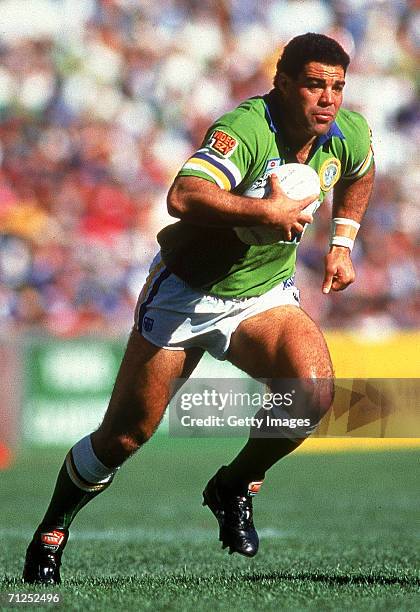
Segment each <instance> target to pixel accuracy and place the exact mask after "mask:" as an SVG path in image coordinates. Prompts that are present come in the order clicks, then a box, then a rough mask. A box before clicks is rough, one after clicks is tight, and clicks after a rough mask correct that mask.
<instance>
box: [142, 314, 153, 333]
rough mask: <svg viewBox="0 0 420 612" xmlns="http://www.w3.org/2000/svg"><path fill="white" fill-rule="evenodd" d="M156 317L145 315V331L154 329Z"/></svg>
mask: <svg viewBox="0 0 420 612" xmlns="http://www.w3.org/2000/svg"><path fill="white" fill-rule="evenodd" d="M154 322H155V321H154V319H151V318H150V317H144V319H143V329H144V331H147V332H150V331H152V329H153V323H154Z"/></svg>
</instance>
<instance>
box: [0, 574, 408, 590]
mask: <svg viewBox="0 0 420 612" xmlns="http://www.w3.org/2000/svg"><path fill="white" fill-rule="evenodd" d="M226 580H228V581H229V582H230V583H231V584H233V583H235V582H236V583H238V584H242V585H243V584H244V583H247V582H248V583H264V582H267V583H272V584H275V583H281V582H295V583H296V582H302V583H305V582H307V583H310V582H317V583H322V584H325V585H327V586H335V587H337V586H353V585H354V586H372V585H379V586H393V585H398V586H401V587H408V588H418V587H420V578H417V577H414V576H413V577H398V576H382V575H380V574H366V575H364V574H348V575H347V576H346V575H333V574H326V573H322V574H321V573H314V572H312V573H311V572H299V573H296V574H292V573H287V572H270V573H264V572H253V573H249V574H247V573H242V572H241V573H233V574H228V573H223V574H219V575H218V574H213V575H207V576H200V575H196V574H185V573H182V574H180V573H171V572H170V573H167V574H159V575H158V574H157V573H156V574H155V573H144V574H141V575H138V574H136V575H127V576H121V575H119V576H103V577H97V576H84V577H83V578H79V577H73V578H68V579H64V581H63V583H62V584H61V585H59V587H58V588H60V589H61V588H63V587H64V589H65V588H66V587H69V588H74V587H79V588H80V587H89V588H92V587H97V588H104V587H105V588H113V589H114V588H121V587H128V586H129V585H139V586H140V585H143V587H146V586H149V587H153V586H155V585H156V584H158V585H159V588H163V587H165V586H167V587H168V586H170V585H172V586H175V585H176V586H184V587H193V586H194V587H197V586H203V585H205V584H207V583H211V584H212V585H213V586H214V585H215V584H217V583H219V582H220V584H226ZM13 587H14V588H16V587H20V588H23V590H24V589H25V588H28V587H31V588H34V587H35V589H43V588H52V589H54V588H55V589H57V586H55V587H54V586H51V587H50V586H48V587H43V586H42V585H24V584H22V582H21V580H20V578H16V577H8V576H4V577H3V579H0V592H1V590H2V589H5V588H6V589H7V588H9V589H10V588H13Z"/></svg>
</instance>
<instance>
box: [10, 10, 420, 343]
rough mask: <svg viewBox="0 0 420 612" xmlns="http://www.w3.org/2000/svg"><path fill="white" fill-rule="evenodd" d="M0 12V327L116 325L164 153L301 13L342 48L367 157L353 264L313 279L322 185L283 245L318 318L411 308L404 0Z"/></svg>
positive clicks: (310, 27) (375, 315)
mask: <svg viewBox="0 0 420 612" xmlns="http://www.w3.org/2000/svg"><path fill="white" fill-rule="evenodd" d="M0 23H1V24H2V27H1V31H0V58H1V61H0V332H1V333H3V335H4V334H10V333H14V332H16V331H17V332H20V331H22V330H26V331H27V330H29V331H34V332H37V333H38V332H45V333H51V334H56V335H77V334H86V333H98V332H104V333H115V334H120V333H122V332H125V331H127V330H128V329H129V327H130V326H131V324H132V316H133V315H132V312H133V306H134V304H135V301H136V298H137V295H138V292H139V290H140V289H141V286H142V283H143V281H144V279H145V276H146V275H147V268H148V265H149V261H150V259H151V256H152V255H153V254H154V253H155V251H156V250H157V243H156V240H155V235H156V232H157V231H158V230H159V229H160V228H161V227H163V226H165V225H166V224H167V223H168V222H171V221H173V219H170V218H169V217H168V215H167V213H166V193H167V190H168V187H169V185H170V183H171V181H172V180H173V178H174V176H175V174H176V172H177V170H178V168H179V167H180V166H181V165H182V164H183V162H184V161H185V159H186V158H187V157H188V156H189V155H190V154H191V153H192V152H193V151H194V149H195V148H196V147H197V145H198V144H199V143H200V141H201V139H202V137H203V135H204V133H205V130H206V129H207V127H208V126H209V124H210V123H211V122H212V121H213V120H214V119H215V118H216V117H217V116H219V115H220V114H221V113H223V112H224V111H226V110H229V109H230V108H232V107H234V106H235V105H236V104H237V103H239V102H240V101H241V100H243V99H244V98H246V97H248V96H251V95H255V94H259V93H264V92H266V91H268V90H269V89H270V88H271V82H272V77H273V73H274V67H275V64H276V61H277V58H278V56H279V54H280V52H281V49H282V46H283V45H284V44H285V43H286V42H287V41H288V40H289V39H290V38H291V37H292V36H294V35H297V34H300V33H304V32H307V31H314V32H323V33H326V34H328V35H330V36H332V37H334V38H336V39H337V40H338V41H339V42H340V43H341V44H342V45H343V46H344V48H345V49H346V50H347V51H348V53H349V54H350V55H351V57H352V63H351V68H350V70H349V77H348V84H347V85H346V92H345V106H347V107H348V108H352V109H354V110H358V111H361V112H362V113H363V114H364V115H365V116H366V117H367V119H368V121H369V123H370V125H371V127H372V130H373V134H374V148H375V154H376V161H377V168H378V171H377V180H376V186H375V192H374V196H373V199H372V203H371V206H370V210H369V212H368V215H367V217H366V220H365V222H364V223H363V226H362V229H361V230H360V233H359V238H358V240H357V246H356V247H355V250H354V261H355V264H356V270H357V282H356V283H355V284H354V285H353V286H352V287H351V288H349V289H348V290H347V291H346V292H345V294H337V295H333V296H328V297H325V296H323V295H322V293H321V290H320V287H321V282H322V275H323V257H324V254H325V252H326V247H327V243H328V232H329V219H330V209H329V205H328V203H327V204H325V205H323V206H322V207H321V209H320V211H319V212H318V213H317V216H316V219H315V223H314V225H313V226H312V227H311V228H309V230H308V231H307V233H306V235H305V238H304V240H303V241H302V245H301V246H300V248H299V257H300V269H299V274H298V277H299V285H300V287H301V293H302V295H303V305H304V306H305V307H306V308H307V310H308V311H309V312H310V314H311V315H312V316H314V317H315V318H316V320H317V321H319V322H320V324H321V326H322V327H324V328H329V327H339V328H350V329H357V330H358V331H359V332H360V331H362V332H363V333H364V334H369V333H372V334H374V335H377V334H378V333H387V332H389V331H392V330H394V329H396V328H403V329H413V328H415V327H418V326H419V322H420V315H419V312H420V309H419V305H420V304H419V297H418V285H419V277H418V274H419V271H418V260H417V259H416V252H418V251H416V249H418V236H419V226H420V218H419V217H420V215H419V204H418V201H417V198H418V196H417V194H418V193H419V191H420V167H419V164H418V157H417V154H416V151H417V150H418V144H419V140H420V104H419V91H420V82H419V80H418V79H419V77H418V72H416V69H417V65H418V59H419V56H420V2H419V1H418V0H329V1H328V0H305V1H301V0H287V1H286V0H264V2H254V1H252V0H160V2H158V3H156V2H152V1H151V0H28V1H27V2H22V1H21V0H2V2H1V3H0Z"/></svg>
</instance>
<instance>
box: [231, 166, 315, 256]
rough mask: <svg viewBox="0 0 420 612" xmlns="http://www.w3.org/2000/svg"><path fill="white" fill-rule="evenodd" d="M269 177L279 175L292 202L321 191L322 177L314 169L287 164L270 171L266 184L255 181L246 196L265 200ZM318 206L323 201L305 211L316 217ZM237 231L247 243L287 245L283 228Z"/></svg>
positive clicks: (312, 204) (281, 183) (281, 185)
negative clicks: (283, 243)
mask: <svg viewBox="0 0 420 612" xmlns="http://www.w3.org/2000/svg"><path fill="white" fill-rule="evenodd" d="M270 174H276V176H277V178H278V180H279V183H280V187H281V188H282V190H283V191H284V193H285V194H286V195H287V196H288V197H289V198H291V199H292V200H302V199H303V198H307V197H309V196H310V195H312V194H313V193H319V192H320V190H321V184H320V180H319V176H318V174H317V173H316V172H315V170H314V169H313V168H311V167H310V166H307V165H305V164H284V165H283V166H278V167H276V168H273V169H272V170H269V171H268V172H267V174H266V176H265V180H264V181H256V183H254V185H252V186H251V187H250V188H249V189H247V190H246V191H245V193H244V194H243V195H244V196H247V197H249V198H266V197H267V196H268V195H269V193H270V182H269V180H268V176H269V175H270ZM319 205H320V201H319V200H315V202H312V203H311V204H309V206H307V207H306V208H305V209H304V212H308V213H311V214H313V213H314V212H315V211H316V210H317V208H318V207H319ZM234 230H235V232H236V235H237V236H238V238H239V239H240V240H242V242H244V243H245V244H257V245H264V244H275V243H276V242H284V239H283V238H284V234H283V230H281V229H273V228H270V227H266V226H264V225H257V226H253V227H235V228H234Z"/></svg>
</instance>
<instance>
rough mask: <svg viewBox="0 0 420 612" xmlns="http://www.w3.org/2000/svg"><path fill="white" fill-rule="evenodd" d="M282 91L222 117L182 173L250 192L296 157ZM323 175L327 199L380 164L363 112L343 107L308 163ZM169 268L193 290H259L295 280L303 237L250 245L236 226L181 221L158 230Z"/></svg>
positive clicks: (237, 293)
mask: <svg viewBox="0 0 420 612" xmlns="http://www.w3.org/2000/svg"><path fill="white" fill-rule="evenodd" d="M276 96H277V93H276V91H275V90H272V91H271V92H270V93H269V94H267V95H265V96H258V97H255V98H250V99H248V100H246V101H245V102H243V103H242V104H240V105H239V106H238V107H237V108H236V109H234V110H233V111H231V112H229V113H227V114H225V115H223V116H222V117H221V118H220V119H218V120H217V121H216V123H214V124H213V125H212V127H211V128H210V129H209V131H208V132H207V134H206V136H205V138H204V141H203V144H202V146H201V148H200V149H199V150H198V151H197V152H196V153H195V154H194V155H193V156H192V157H191V158H190V159H188V160H187V162H186V163H185V164H184V166H183V167H182V168H181V170H180V172H179V175H178V176H197V177H200V178H202V179H205V180H208V181H212V182H213V183H216V184H217V185H218V186H219V187H220V188H221V189H226V190H229V191H232V192H233V193H237V194H243V193H244V192H245V191H247V190H248V189H249V188H250V187H252V186H255V185H256V184H259V183H261V182H263V181H264V180H266V178H267V176H268V174H269V173H270V170H272V169H273V168H275V167H276V166H280V165H282V164H286V163H291V162H296V161H297V160H296V158H295V157H294V156H293V155H292V154H291V152H290V149H289V147H288V145H287V142H286V141H285V140H284V138H283V135H282V130H281V125H282V118H281V117H280V116H279V115H278V111H277V108H278V103H276ZM306 163H307V164H308V165H310V166H311V167H312V168H313V169H314V170H316V172H317V173H318V175H319V178H320V182H321V194H320V198H319V199H320V201H321V202H322V200H323V199H324V197H325V194H326V193H327V192H328V191H329V190H330V189H332V187H333V186H334V185H335V183H336V182H337V181H338V180H339V179H340V180H346V179H355V178H359V177H362V176H363V175H364V174H365V173H366V172H367V171H368V170H369V168H370V167H371V164H372V163H373V153H372V148H371V144H370V130H369V127H368V125H367V123H366V121H365V119H364V118H363V117H362V116H361V115H360V114H358V113H355V112H351V111H348V110H345V109H340V111H339V112H338V115H337V118H336V120H335V122H334V123H333V124H332V126H331V128H330V130H329V132H328V133H327V134H325V135H323V136H320V137H318V138H317V140H316V141H315V143H314V146H313V147H312V150H311V152H310V154H309V156H308V160H307V162H306ZM157 238H158V242H159V244H160V246H161V251H162V258H163V261H164V263H165V265H166V266H167V268H168V269H169V270H170V271H171V272H173V273H174V274H176V275H177V276H179V277H180V278H181V279H183V280H184V281H185V282H186V283H187V284H189V285H190V286H191V287H193V288H197V289H200V290H203V291H205V292H206V293H209V294H213V295H217V296H221V297H250V296H258V295H261V294H263V293H265V292H266V291H268V290H269V289H271V288H272V287H274V286H275V285H277V284H278V283H280V282H282V281H283V280H286V279H287V278H290V277H291V276H292V275H293V273H294V271H295V265H296V249H297V246H298V244H299V239H298V238H295V239H294V240H293V241H291V242H279V243H276V244H269V245H248V244H244V243H243V242H241V240H239V238H238V236H237V235H236V233H235V232H234V230H233V228H215V227H201V226H198V225H193V224H191V223H187V222H185V221H178V222H177V223H174V224H172V225H169V226H167V227H165V228H164V229H163V230H162V231H161V232H159V234H158V237H157Z"/></svg>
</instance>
